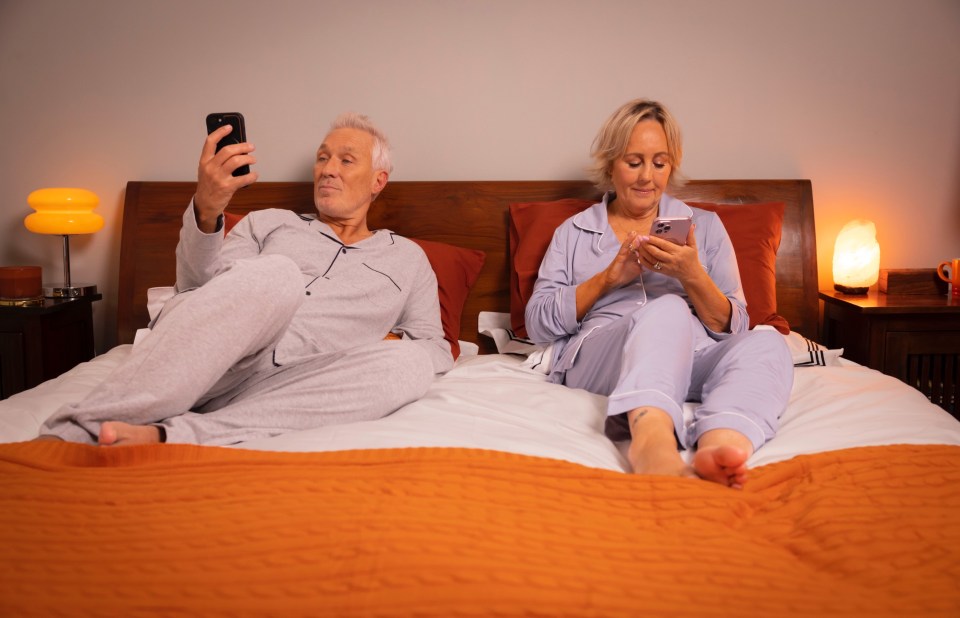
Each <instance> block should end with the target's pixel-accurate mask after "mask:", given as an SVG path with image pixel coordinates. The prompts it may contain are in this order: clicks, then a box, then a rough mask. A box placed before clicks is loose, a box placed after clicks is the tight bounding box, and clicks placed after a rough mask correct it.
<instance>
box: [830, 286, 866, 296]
mask: <svg viewBox="0 0 960 618" xmlns="http://www.w3.org/2000/svg"><path fill="white" fill-rule="evenodd" d="M833 289H835V290H836V291H838V292H841V293H843V294H849V295H851V296H866V295H867V290H869V289H870V288H868V287H862V288H852V287H850V286H847V285H840V284H839V283H834V284H833Z"/></svg>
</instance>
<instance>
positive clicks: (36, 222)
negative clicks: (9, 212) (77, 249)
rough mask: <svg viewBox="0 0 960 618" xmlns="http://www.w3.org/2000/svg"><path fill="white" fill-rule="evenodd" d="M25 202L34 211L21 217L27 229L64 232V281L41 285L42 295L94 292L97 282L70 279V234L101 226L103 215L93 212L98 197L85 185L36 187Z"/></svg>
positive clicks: (61, 233)
mask: <svg viewBox="0 0 960 618" xmlns="http://www.w3.org/2000/svg"><path fill="white" fill-rule="evenodd" d="M27 203H28V204H30V207H31V208H33V209H34V210H35V211H36V212H34V213H32V214H30V215H27V218H26V219H24V220H23V223H24V225H26V226H27V229H28V230H30V231H31V232H35V233H37V234H59V235H61V236H63V283H54V284H49V285H44V286H43V295H44V296H47V297H51V298H76V297H78V296H92V295H94V294H96V293H97V286H96V285H91V284H74V283H72V282H71V281H70V235H71V234H92V233H94V232H96V231H97V230H99V229H100V228H102V227H103V217H101V216H100V215H98V214H97V213H95V212H93V209H94V208H96V207H97V204H99V203H100V199H99V198H98V197H97V196H96V194H95V193H93V192H92V191H87V190H86V189H70V188H59V189H38V190H36V191H34V192H33V193H31V194H30V195H29V196H28V197H27Z"/></svg>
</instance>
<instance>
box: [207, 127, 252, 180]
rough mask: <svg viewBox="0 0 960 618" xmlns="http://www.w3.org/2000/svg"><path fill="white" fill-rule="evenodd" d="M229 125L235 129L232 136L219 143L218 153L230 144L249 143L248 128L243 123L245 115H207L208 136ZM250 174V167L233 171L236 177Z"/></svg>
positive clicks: (242, 167)
mask: <svg viewBox="0 0 960 618" xmlns="http://www.w3.org/2000/svg"><path fill="white" fill-rule="evenodd" d="M225 124H228V125H230V126H232V127H233V131H230V134H229V135H227V136H226V137H224V138H223V139H221V140H220V141H219V142H217V152H220V149H221V148H223V147H224V146H229V145H230V144H241V143H243V142H245V141H247V127H246V124H245V123H244V121H243V114H241V113H240V112H225V113H217V114H207V135H209V134H211V133H213V132H214V131H216V130H217V129H219V128H220V127H222V126H223V125H225ZM249 173H250V166H249V165H241V166H240V167H238V168H237V169H235V170H233V175H234V176H245V175H246V174H249Z"/></svg>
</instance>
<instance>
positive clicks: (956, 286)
mask: <svg viewBox="0 0 960 618" xmlns="http://www.w3.org/2000/svg"><path fill="white" fill-rule="evenodd" d="M947 269H949V271H950V274H949V275H947ZM937 275H939V276H940V278H941V279H943V280H944V281H946V282H947V283H949V284H950V290H951V294H952V295H953V297H954V298H960V258H953V259H952V260H950V261H949V262H940V265H939V266H937Z"/></svg>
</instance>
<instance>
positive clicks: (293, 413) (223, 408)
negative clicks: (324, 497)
mask: <svg viewBox="0 0 960 618" xmlns="http://www.w3.org/2000/svg"><path fill="white" fill-rule="evenodd" d="M434 377H435V376H434V373H433V363H432V361H431V360H430V357H429V355H428V354H427V353H426V352H424V351H423V350H422V349H421V348H420V347H419V346H418V345H416V344H415V343H412V342H407V341H381V342H377V343H374V344H371V345H368V346H363V347H361V348H356V349H353V350H346V351H343V352H336V353H331V354H321V355H317V356H316V357H314V358H311V359H308V360H305V361H304V362H301V363H298V364H296V365H294V366H289V367H287V366H285V367H280V368H278V369H277V370H276V371H275V372H273V373H271V374H270V375H268V376H265V377H263V378H262V379H260V378H259V376H258V377H255V378H253V379H252V380H250V383H249V384H248V385H245V388H244V389H243V390H241V391H240V392H237V393H235V394H231V395H228V396H224V397H222V398H218V399H215V400H213V401H211V402H209V403H208V404H206V405H205V406H203V408H201V410H204V409H209V410H210V411H201V412H189V413H187V414H183V415H179V416H175V417H172V418H168V419H167V420H165V421H163V422H162V426H163V427H164V429H165V430H166V437H167V442H188V443H198V444H211V445H227V444H236V443H238V442H242V441H246V440H252V439H254V438H263V437H268V436H274V435H278V434H281V433H286V432H290V431H297V430H302V429H312V428H314V427H320V426H324V425H337V424H344V423H355V422H359V421H371V420H376V419H379V418H383V417H384V416H387V415H388V414H390V413H392V412H394V411H396V410H397V409H398V408H400V407H402V406H404V405H406V404H408V403H410V402H412V401H416V400H417V399H419V398H420V397H422V396H423V395H424V394H425V393H426V392H427V390H428V389H429V388H430V385H431V384H432V383H433V380H434ZM212 408H216V409H212Z"/></svg>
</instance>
